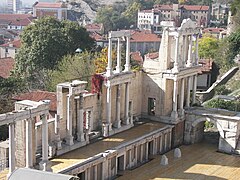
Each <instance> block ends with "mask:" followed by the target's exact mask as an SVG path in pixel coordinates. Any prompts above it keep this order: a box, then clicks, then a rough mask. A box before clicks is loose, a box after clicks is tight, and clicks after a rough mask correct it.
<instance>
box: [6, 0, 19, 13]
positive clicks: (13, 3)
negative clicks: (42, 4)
mask: <svg viewBox="0 0 240 180" xmlns="http://www.w3.org/2000/svg"><path fill="white" fill-rule="evenodd" d="M21 4H22V2H21V1H20V0H7V8H8V13H11V14H16V13H17V11H18V10H20V8H21Z"/></svg>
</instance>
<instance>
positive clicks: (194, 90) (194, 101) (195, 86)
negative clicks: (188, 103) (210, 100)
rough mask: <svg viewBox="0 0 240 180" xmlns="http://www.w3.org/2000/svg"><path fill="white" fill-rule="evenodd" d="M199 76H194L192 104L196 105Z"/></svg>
mask: <svg viewBox="0 0 240 180" xmlns="http://www.w3.org/2000/svg"><path fill="white" fill-rule="evenodd" d="M196 91H197V75H194V76H193V90H192V104H195V103H196Z"/></svg>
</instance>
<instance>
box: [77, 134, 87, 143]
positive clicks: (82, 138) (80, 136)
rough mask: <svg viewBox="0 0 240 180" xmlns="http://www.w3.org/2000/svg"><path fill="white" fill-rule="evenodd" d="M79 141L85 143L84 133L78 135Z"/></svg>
mask: <svg viewBox="0 0 240 180" xmlns="http://www.w3.org/2000/svg"><path fill="white" fill-rule="evenodd" d="M77 141H79V142H83V141H85V138H84V133H77Z"/></svg>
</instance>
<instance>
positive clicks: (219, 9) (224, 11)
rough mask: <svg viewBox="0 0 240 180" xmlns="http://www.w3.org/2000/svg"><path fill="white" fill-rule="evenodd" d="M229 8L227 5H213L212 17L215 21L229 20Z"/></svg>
mask: <svg viewBox="0 0 240 180" xmlns="http://www.w3.org/2000/svg"><path fill="white" fill-rule="evenodd" d="M228 12H229V6H228V5H227V4H220V3H213V4H212V11H211V16H212V19H213V20H224V19H226V20H227V17H228Z"/></svg>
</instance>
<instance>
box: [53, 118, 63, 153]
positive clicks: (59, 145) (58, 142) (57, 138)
mask: <svg viewBox="0 0 240 180" xmlns="http://www.w3.org/2000/svg"><path fill="white" fill-rule="evenodd" d="M59 121H60V116H59V115H57V114H55V122H54V123H55V130H54V131H55V132H54V133H55V142H56V148H57V150H60V149H62V141H61V137H60V128H59Z"/></svg>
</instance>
